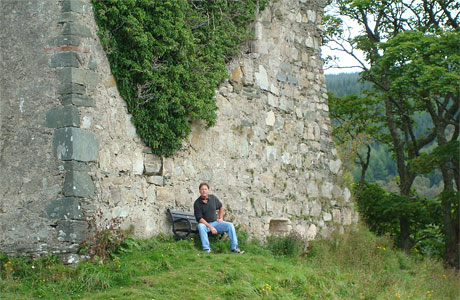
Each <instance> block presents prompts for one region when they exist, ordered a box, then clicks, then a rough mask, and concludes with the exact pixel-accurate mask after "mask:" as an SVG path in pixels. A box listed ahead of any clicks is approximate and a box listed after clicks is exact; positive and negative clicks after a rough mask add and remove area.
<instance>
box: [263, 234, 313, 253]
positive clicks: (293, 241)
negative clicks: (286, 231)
mask: <svg viewBox="0 0 460 300" xmlns="http://www.w3.org/2000/svg"><path fill="white" fill-rule="evenodd" d="M267 249H268V250H270V251H271V252H272V254H273V255H274V256H289V257H296V256H299V255H300V254H302V253H304V252H305V251H306V247H305V242H304V241H303V240H302V239H301V238H300V237H299V236H297V235H295V234H290V235H288V236H278V235H276V236H269V237H268V238H267Z"/></svg>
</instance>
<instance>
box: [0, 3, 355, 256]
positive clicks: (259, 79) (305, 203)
mask: <svg viewBox="0 0 460 300" xmlns="http://www.w3.org/2000/svg"><path fill="white" fill-rule="evenodd" d="M1 5H2V7H1V9H2V12H5V13H6V16H7V18H6V19H5V20H4V21H3V22H5V21H6V22H8V26H7V28H8V30H9V32H2V37H1V41H2V43H1V44H2V46H1V47H2V53H8V54H7V55H8V57H7V58H5V57H2V67H3V69H8V70H11V73H10V74H8V76H5V74H3V77H5V78H6V79H5V81H3V80H2V89H1V90H2V101H1V102H0V105H1V106H0V147H1V151H2V152H1V156H0V167H1V173H0V184H1V185H0V197H1V201H0V226H1V228H2V230H1V232H0V251H7V252H14V251H17V250H19V251H22V250H21V249H23V248H24V249H25V248H27V249H29V250H28V251H30V252H40V251H43V252H46V251H48V252H51V251H60V252H69V253H71V252H73V251H74V249H75V248H76V247H75V246H74V245H75V243H76V242H78V241H79V240H81V239H84V238H85V236H84V230H85V228H86V222H85V221H84V220H83V214H87V215H89V214H93V213H94V212H97V211H101V212H102V214H103V217H104V218H107V219H111V218H120V220H122V226H124V227H128V226H130V225H134V228H135V233H136V235H137V236H140V237H148V236H152V235H155V234H157V233H159V232H166V233H170V232H171V231H170V230H171V226H170V222H169V220H168V218H167V215H166V209H167V208H173V209H177V210H179V209H180V210H186V211H192V204H193V201H194V199H196V197H197V196H198V185H199V183H200V182H203V181H204V182H208V183H209V184H210V186H211V193H213V194H215V195H216V196H218V197H219V198H220V199H221V201H222V202H223V203H224V206H225V208H226V215H225V219H227V220H232V221H233V222H235V223H236V224H238V225H240V226H241V227H242V228H244V229H246V230H247V231H248V232H249V233H250V234H251V235H253V236H259V237H266V236H268V235H269V234H274V233H286V232H291V231H295V232H296V233H297V234H299V235H301V236H303V237H305V238H307V239H314V238H317V237H323V236H327V235H328V234H329V233H330V232H331V231H333V230H343V226H346V225H349V224H352V223H354V222H356V219H357V215H356V213H355V212H354V210H353V207H352V204H351V202H350V192H349V191H348V190H347V189H346V188H345V187H343V186H342V185H341V182H340V176H341V169H340V166H341V162H340V160H339V159H338V158H337V157H336V153H335V150H334V148H333V144H332V140H331V136H330V130H331V125H330V121H329V117H328V105H327V95H326V89H325V80H324V74H323V72H322V62H321V59H320V49H319V47H320V41H321V38H320V30H321V26H320V18H321V13H322V8H321V7H320V6H318V5H315V3H314V2H313V1H306V0H303V1H294V0H286V1H274V3H273V4H271V5H269V6H268V7H267V8H266V9H265V10H264V11H263V12H261V13H260V14H259V16H258V18H257V22H256V24H254V31H255V38H254V40H251V41H250V42H249V44H248V51H247V53H245V54H243V55H241V57H239V58H237V59H236V60H235V61H234V62H233V63H232V64H231V65H229V75H230V78H229V80H227V81H225V82H224V83H222V85H221V86H220V87H219V88H218V89H217V91H216V99H217V104H218V107H219V111H218V119H217V125H216V126H215V127H213V128H210V129H208V130H206V129H205V128H204V126H203V124H199V123H197V124H194V125H193V131H192V134H191V135H190V137H189V139H188V141H186V142H184V144H183V147H182V149H181V150H180V151H179V152H178V153H177V154H176V155H174V156H172V157H156V156H154V155H152V154H151V152H150V151H149V149H148V148H147V147H146V146H145V145H144V143H143V142H142V141H141V140H140V139H139V137H138V136H137V135H136V130H135V128H134V127H133V125H132V123H131V121H130V115H129V114H128V112H127V109H126V105H125V102H124V100H123V99H121V98H120V96H119V94H118V91H117V88H116V83H115V79H114V78H113V76H112V75H111V72H110V67H109V64H108V61H107V59H106V56H105V53H104V51H103V50H102V48H101V45H100V43H99V40H98V39H97V37H96V31H97V28H96V24H95V22H94V17H93V12H92V11H91V9H90V5H89V0H88V1H79V0H64V1H62V2H59V1H45V0H41V1H36V2H27V3H26V2H23V1H12V0H9V1H8V0H7V1H6V2H4V1H3V2H2V4H1ZM2 19H3V18H2ZM22 19H27V21H23V20H22ZM37 26H38V27H37ZM3 27H5V26H3ZM19 29H20V30H19ZM31 31H37V32H39V34H36V35H31V33H30V32H31ZM12 36H14V41H13V40H12V39H13V38H12ZM9 39H11V40H9ZM4 40H7V41H8V43H6V44H4V43H3V41H4ZM14 62H17V63H14ZM38 62H39V63H38ZM21 76H25V77H26V78H23V83H22V84H20V83H18V79H19V78H21ZM4 85H6V86H5V87H3V86H4ZM5 90H6V92H5ZM21 103H22V104H21ZM26 113H27V114H28V115H27V116H26V115H25V114H26ZM18 229H19V230H18ZM18 232H21V234H19V233H18ZM19 245H22V246H19ZM21 247H23V248H21Z"/></svg>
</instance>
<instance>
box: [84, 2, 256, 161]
mask: <svg viewBox="0 0 460 300" xmlns="http://www.w3.org/2000/svg"><path fill="white" fill-rule="evenodd" d="M258 2H259V1H256V0H246V1H237V0H232V1H228V0H213V1H191V0H190V1H186V0H177V1H176V0H175V1H151V0H130V1H120V0H104V1H102V0H93V4H94V13H95V16H96V21H97V23H98V26H99V36H100V38H101V42H102V44H103V46H104V49H105V51H106V52H107V57H108V59H109V61H110V66H111V69H112V72H113V74H114V76H115V78H116V81H117V87H118V90H119V91H120V95H121V96H122V97H123V99H125V101H126V103H127V106H128V110H129V112H130V113H131V114H132V117H133V118H132V120H133V123H134V125H135V126H136V130H137V133H138V134H139V135H140V136H141V138H142V139H143V140H144V141H145V143H146V144H147V145H149V146H150V147H151V148H152V151H153V153H155V154H157V155H171V154H173V153H174V152H175V151H176V150H178V149H179V148H180V145H181V142H182V141H183V140H184V139H185V138H186V137H187V136H188V134H189V133H190V131H191V126H190V122H192V121H195V120H203V121H204V122H205V123H206V125H207V127H210V126H213V125H214V124H215V121H216V112H215V111H216V110H217V106H216V101H215V98H214V96H215V89H216V88H217V86H218V85H219V84H220V83H221V82H222V80H223V79H224V78H225V77H226V76H227V70H226V63H227V62H228V61H229V60H230V59H231V58H232V57H234V56H236V55H238V54H239V53H240V49H239V46H241V45H242V43H243V42H244V41H245V40H246V39H247V38H248V37H249V36H250V33H251V31H250V28H249V27H248V24H249V23H250V22H251V21H252V20H253V19H254V18H255V12H256V10H257V3H258ZM262 2H263V1H262ZM240 48H241V47H240Z"/></svg>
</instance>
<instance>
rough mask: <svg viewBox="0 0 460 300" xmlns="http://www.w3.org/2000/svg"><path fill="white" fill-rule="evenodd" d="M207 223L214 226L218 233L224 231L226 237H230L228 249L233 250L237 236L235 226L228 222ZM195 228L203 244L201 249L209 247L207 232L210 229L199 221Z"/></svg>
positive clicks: (236, 243) (236, 244) (235, 246)
mask: <svg viewBox="0 0 460 300" xmlns="http://www.w3.org/2000/svg"><path fill="white" fill-rule="evenodd" d="M209 225H211V226H212V227H214V228H215V229H216V230H217V232H218V233H224V232H226V233H227V234H228V238H229V239H230V249H231V250H233V249H235V248H238V238H237V237H236V232H235V226H233V224H232V223H230V222H217V221H214V222H210V223H209ZM196 228H197V229H198V233H199V234H200V239H201V245H202V246H203V250H208V249H211V248H210V247H209V239H208V232H210V231H211V229H209V228H208V227H206V225H204V224H203V223H199V224H198V225H197V226H196Z"/></svg>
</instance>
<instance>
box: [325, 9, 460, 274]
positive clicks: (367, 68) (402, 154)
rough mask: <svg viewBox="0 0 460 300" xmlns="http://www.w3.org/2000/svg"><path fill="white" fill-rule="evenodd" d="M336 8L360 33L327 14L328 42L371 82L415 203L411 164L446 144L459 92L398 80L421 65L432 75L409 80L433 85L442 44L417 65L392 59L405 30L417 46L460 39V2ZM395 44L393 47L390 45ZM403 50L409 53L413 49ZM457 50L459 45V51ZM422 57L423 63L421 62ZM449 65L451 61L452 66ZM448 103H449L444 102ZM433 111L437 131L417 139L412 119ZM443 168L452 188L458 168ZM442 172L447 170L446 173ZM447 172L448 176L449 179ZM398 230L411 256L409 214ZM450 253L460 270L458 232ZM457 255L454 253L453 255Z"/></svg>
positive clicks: (405, 191)
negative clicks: (427, 150) (448, 38)
mask: <svg viewBox="0 0 460 300" xmlns="http://www.w3.org/2000/svg"><path fill="white" fill-rule="evenodd" d="M334 4H335V5H336V8H337V11H338V16H340V17H343V16H345V17H347V18H349V19H351V20H353V21H354V22H357V24H358V25H359V27H360V28H361V31H360V34H359V35H357V36H356V37H353V36H350V35H345V33H346V32H347V31H346V30H344V29H343V28H340V26H341V25H342V24H343V21H342V19H341V18H339V17H337V15H336V16H332V15H329V16H327V17H326V18H324V20H325V22H326V31H325V33H326V37H325V41H326V42H332V43H334V45H335V47H336V48H337V49H341V50H342V51H344V52H346V53H348V54H349V55H351V56H352V57H354V58H355V59H356V62H357V64H358V65H359V66H360V67H361V68H362V69H363V72H362V78H363V79H365V80H367V81H369V82H371V83H373V88H372V91H371V92H372V93H373V94H369V95H370V96H371V97H373V98H374V99H377V100H378V101H379V103H381V105H382V106H383V107H384V116H385V118H384V120H385V125H386V127H387V130H388V134H387V136H386V138H384V139H383V141H386V142H387V143H388V144H389V146H390V149H391V150H392V152H393V154H394V156H395V159H396V165H397V170H398V174H399V189H400V194H401V196H402V198H403V199H411V197H413V196H414V195H413V192H412V189H411V186H412V184H413V181H414V179H415V176H416V175H417V170H416V168H414V167H413V166H412V163H411V162H412V161H414V160H416V159H417V158H419V157H420V156H421V155H422V153H423V150H424V148H425V147H426V146H427V145H429V144H431V143H433V142H437V143H438V144H443V142H444V141H443V139H445V134H446V128H447V125H446V124H452V126H454V127H455V125H453V123H455V122H456V123H457V124H458V89H457V96H455V88H454V89H453V90H449V91H447V89H446V88H445V87H444V86H443V83H439V84H436V83H435V82H434V80H433V79H437V80H441V79H442V80H441V82H444V78H443V77H442V78H438V77H431V81H433V82H431V84H430V85H429V88H427V89H418V88H417V87H418V86H413V84H414V81H413V80H412V81H411V80H408V79H406V80H403V81H401V80H400V78H404V77H405V74H406V73H404V72H410V71H411V70H412V71H415V67H416V66H418V67H420V68H421V69H422V70H430V71H429V72H428V71H427V73H423V76H418V74H417V73H411V74H409V75H410V76H412V77H411V78H418V79H421V80H422V81H419V82H418V83H419V84H423V82H424V81H427V80H428V81H429V80H430V75H429V73H430V72H431V74H434V73H433V72H435V73H436V72H437V71H436V70H437V68H438V67H439V66H437V65H436V64H433V63H434V60H429V59H426V58H427V57H430V55H433V54H434V53H435V52H433V51H434V48H437V49H438V51H439V49H440V48H442V47H443V46H444V44H442V43H441V44H438V45H439V47H440V48H439V47H434V48H431V47H419V48H417V51H419V52H422V53H423V54H420V56H419V57H418V58H419V59H418V60H417V61H416V63H415V61H414V60H405V61H403V62H402V61H401V60H397V59H392V57H391V55H395V54H396V52H397V51H398V50H396V48H397V47H396V45H397V43H399V42H401V43H400V44H398V45H400V46H401V45H405V44H404V43H403V42H402V41H398V40H397V39H396V38H397V37H398V36H400V35H401V34H403V33H405V32H415V33H417V34H419V35H415V34H412V35H411V34H409V33H408V34H407V35H405V38H406V39H407V40H406V41H405V43H407V42H408V41H409V40H411V41H413V42H417V41H416V40H417V39H420V37H421V36H423V37H427V39H428V37H430V36H432V37H435V39H431V40H430V42H438V40H439V39H441V40H442V36H443V35H444V34H447V35H448V34H449V32H451V33H452V35H454V36H455V35H457V36H458V19H459V14H458V9H459V8H460V4H459V2H458V1H453V0H420V1H406V0H390V1H386V0H377V1H367V0H336V1H334ZM393 41H394V42H393ZM392 42H393V43H394V44H391V43H392ZM455 43H456V42H455V41H453V42H452V47H453V48H455V45H456V44H455ZM425 46H426V45H425ZM391 47H394V49H395V52H392V51H390V50H391V49H393V48H391ZM401 49H402V48H401ZM401 49H400V50H401ZM404 49H406V50H407V51H408V52H410V47H406V48H404ZM458 49H459V47H458V44H457V53H458ZM356 50H360V51H362V52H363V53H364V59H360V58H359V56H358V55H357V54H356ZM412 51H413V49H412ZM447 56H448V59H445V60H443V64H444V65H443V66H444V69H445V68H447V69H446V72H443V74H449V76H450V74H452V72H455V70H456V68H457V65H458V64H456V61H457V60H458V59H457V58H455V57H452V56H451V52H449V53H448V54H447ZM421 57H424V58H425V59H421ZM447 61H450V64H449V63H448V62H447ZM452 62H453V64H452ZM406 66H412V68H406ZM425 67H426V68H427V69H425ZM449 68H450V69H449ZM457 73H458V71H457ZM409 75H408V76H409ZM410 76H409V77H410ZM451 79H454V78H451ZM402 83H404V84H402ZM457 83H458V80H457ZM395 87H398V89H396V90H395ZM427 91H429V94H428V95H429V96H430V97H429V98H428V99H427V94H426V92H427ZM403 92H405V93H403ZM456 97H457V98H456ZM447 99H449V100H448V101H450V102H449V103H451V104H449V105H445V104H443V103H445V101H446V100H447ZM455 99H457V100H455ZM455 101H457V102H455ZM455 103H457V104H455ZM430 107H431V109H432V111H433V113H431V114H430V116H431V118H432V120H433V124H434V123H436V122H438V124H439V126H436V125H435V126H434V128H432V129H431V130H429V131H427V132H426V133H425V134H423V135H421V136H420V135H416V134H415V132H416V127H417V124H416V122H415V119H414V116H415V115H417V114H419V113H421V112H430ZM447 107H448V108H447ZM439 113H441V115H440V114H439ZM436 118H437V119H436ZM455 128H458V127H455ZM455 134H457V136H458V130H457V131H456V130H455V129H454V135H455ZM451 161H452V160H451ZM439 168H440V169H441V171H442V172H443V180H444V181H446V180H447V181H448V185H452V180H450V179H449V178H452V177H455V176H456V175H455V174H458V166H453V164H447V163H443V165H440V166H439ZM443 168H444V170H445V171H443ZM444 173H446V174H445V177H444ZM457 178H458V176H457ZM457 182H458V181H457ZM448 190H449V191H451V190H452V189H451V188H450V187H448ZM457 190H458V183H457ZM446 210H447V206H446ZM443 213H444V214H446V215H447V211H444V209H443ZM449 213H450V212H449ZM449 222H450V221H449V218H448V217H445V224H444V226H445V228H446V231H445V233H446V234H452V232H455V230H454V229H453V227H452V226H453V225H454V224H453V223H454V222H450V223H449ZM399 226H400V245H401V247H402V249H403V250H405V251H407V252H408V251H409V250H410V249H411V246H412V244H413V242H414V241H413V240H411V238H410V237H411V227H413V226H411V220H410V218H408V217H407V214H401V217H400V219H399ZM449 228H450V229H449ZM457 228H458V226H457ZM449 243H450V244H449ZM446 251H447V252H449V253H446V258H448V262H449V263H451V264H453V265H456V266H457V267H458V237H455V234H454V236H451V238H450V239H447V242H446ZM455 251H456V253H454V252H455ZM454 257H456V258H454ZM452 260H453V261H452Z"/></svg>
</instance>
